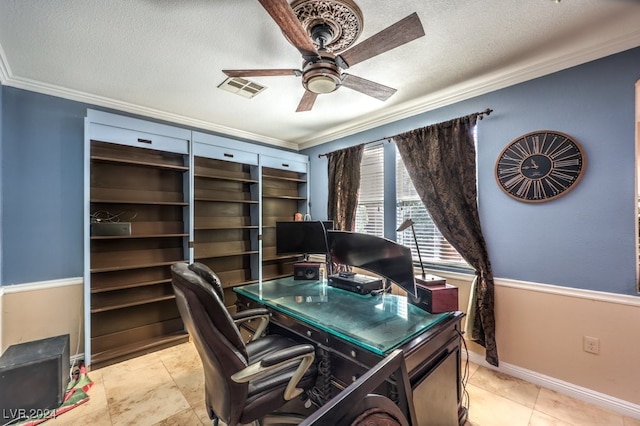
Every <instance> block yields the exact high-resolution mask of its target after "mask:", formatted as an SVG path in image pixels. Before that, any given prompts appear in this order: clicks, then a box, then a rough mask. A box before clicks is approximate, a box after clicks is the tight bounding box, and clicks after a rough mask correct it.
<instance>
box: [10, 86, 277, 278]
mask: <svg viewBox="0 0 640 426" xmlns="http://www.w3.org/2000/svg"><path fill="white" fill-rule="evenodd" d="M1 89H2V91H1V92H0V93H1V94H2V97H1V98H0V104H1V105H0V107H1V109H0V111H2V114H1V116H0V120H2V122H3V123H4V126H3V127H1V128H0V154H2V157H1V160H0V171H1V179H0V194H2V198H1V200H2V203H1V209H0V223H1V227H0V238H1V242H0V256H1V259H0V265H3V266H4V268H2V269H1V270H0V284H1V285H11V284H20V283H28V282H35V281H46V280H54V279H60V278H70V277H80V276H82V275H83V261H84V257H83V216H82V215H83V185H84V181H83V179H84V177H83V167H84V166H83V161H84V159H83V150H84V118H85V116H86V115H87V109H88V108H92V109H97V110H102V111H107V112H111V113H116V114H118V115H122V116H128V117H133V118H141V119H144V120H146V121H151V122H156V123H162V124H169V125H172V123H167V122H166V121H162V120H156V119H151V118H145V117H141V116H137V115H134V114H129V113H125V112H120V111H113V110H110V109H107V108H102V107H95V106H93V105H88V104H84V103H80V102H74V101H69V100H65V99H61V98H57V97H53V96H47V95H42V94H39V93H34V92H29V91H25V90H20V89H16V88H12V87H6V86H2V87H1ZM173 125H174V126H175V124H173ZM178 127H182V128H185V129H187V130H199V129H195V128H191V127H189V126H178ZM200 131H202V130H200ZM222 139H228V140H229V143H237V142H238V139H229V138H226V137H223V138H222ZM251 144H252V145H253V146H255V147H256V151H257V152H263V153H267V154H271V155H273V153H272V152H271V151H272V150H273V147H272V146H269V148H268V149H267V148H263V146H266V145H264V144H259V143H256V142H251ZM281 150H282V149H281Z"/></svg>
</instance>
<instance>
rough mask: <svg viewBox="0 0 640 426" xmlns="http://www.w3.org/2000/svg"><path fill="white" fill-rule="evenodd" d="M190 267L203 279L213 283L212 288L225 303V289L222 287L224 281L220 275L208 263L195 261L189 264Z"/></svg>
mask: <svg viewBox="0 0 640 426" xmlns="http://www.w3.org/2000/svg"><path fill="white" fill-rule="evenodd" d="M189 269H190V270H192V271H193V272H195V273H196V274H197V275H199V276H200V278H202V279H203V280H205V281H206V282H207V283H208V284H210V285H211V289H212V290H213V291H215V292H216V294H217V295H218V297H219V298H220V300H222V303H224V290H223V289H222V281H220V278H219V277H218V275H217V274H216V273H215V272H213V271H212V270H211V268H209V267H208V266H207V265H205V264H204V263H200V262H193V263H192V264H191V265H189Z"/></svg>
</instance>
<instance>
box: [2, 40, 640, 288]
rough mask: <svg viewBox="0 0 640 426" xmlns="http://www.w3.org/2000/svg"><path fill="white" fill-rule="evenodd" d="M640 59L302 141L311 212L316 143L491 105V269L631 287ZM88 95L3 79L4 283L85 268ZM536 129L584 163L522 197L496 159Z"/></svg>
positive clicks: (486, 213)
mask: <svg viewBox="0 0 640 426" xmlns="http://www.w3.org/2000/svg"><path fill="white" fill-rule="evenodd" d="M638 64H640V48H637V49H634V50H630V51H627V52H624V53H621V54H618V55H614V56H611V57H608V58H605V59H602V60H598V61H594V62H591V63H589V64H585V65H582V66H579V67H575V68H572V69H569V70H565V71H562V72H559V73H555V74H552V75H549V76H546V77H543V78H539V79H536V80H532V81H529V82H526V83H523V84H519V85H516V86H512V87H509V88H506V89H503V90H499V91H496V92H492V93H489V94H486V95H483V96H479V97H477V98H474V99H470V100H467V101H464V102H460V103H457V104H454V105H451V106H448V107H445V108H441V109H438V110H435V111H431V112H429V113H425V114H421V115H418V116H415V117H411V118H408V119H404V120H401V121H398V122H395V123H391V124H388V125H385V126H382V127H379V128H376V129H372V130H369V131H367V132H363V133H360V134H358V135H354V136H351V137H348V138H344V139H341V140H338V141H335V142H331V143H328V144H325V145H321V146H317V147H314V148H311V149H308V150H306V151H305V152H303V153H305V154H308V155H310V157H311V161H312V163H311V176H310V180H311V213H312V216H313V217H314V218H318V219H319V218H323V217H326V203H327V198H326V188H327V177H326V159H325V158H322V159H318V158H317V154H319V153H325V152H328V151H333V150H335V149H338V148H341V147H345V146H350V145H354V144H356V143H360V142H368V141H371V140H374V139H378V138H380V137H383V136H391V135H394V134H398V133H400V132H403V131H406V130H410V129H414V128H417V127H422V126H426V125H429V124H432V123H437V122H441V121H446V120H449V119H451V118H453V117H457V116H462V115H466V114H469V113H471V112H475V111H481V110H484V109H485V108H487V107H490V108H492V109H494V112H493V114H491V116H490V117H488V118H486V119H485V120H483V121H481V122H480V125H479V129H478V133H479V147H478V180H479V181H478V185H479V190H478V191H479V199H480V215H481V220H482V226H483V231H484V233H485V237H486V239H487V243H488V245H489V252H490V256H491V260H492V263H493V267H494V273H495V276H496V277H499V278H510V279H516V280H524V281H532V282H539V283H545V284H555V285H561V286H568V287H576V288H585V289H593V290H601V291H609V292H614V293H622V294H637V293H636V272H635V271H636V258H635V246H636V242H637V238H636V237H635V235H634V233H635V226H634V222H635V220H636V219H635V209H634V203H635V198H636V196H635V187H634V179H635V160H634V159H635V143H634V84H635V82H636V81H637V80H638V79H639V78H640V67H638ZM88 107H92V106H89V105H86V104H83V103H79V102H74V101H69V100H64V99H60V98H55V97H51V96H46V95H41V94H37V93H32V92H28V91H24V90H20V89H15V88H11V87H2V90H1V91H0V108H1V111H2V114H1V117H0V123H1V127H0V156H1V157H0V158H1V162H0V167H1V177H0V183H1V185H2V187H1V188H0V193H1V195H2V206H1V208H2V211H1V213H0V215H1V216H0V220H1V221H2V222H1V223H2V226H1V229H0V237H1V239H2V241H1V245H0V250H1V253H2V260H1V265H2V270H1V274H2V276H1V281H0V282H1V283H2V284H3V285H9V284H16V283H25V282H34V281H42V280H51V279H58V278H69V277H79V276H82V272H83V265H82V263H83V253H82V238H83V236H82V219H83V218H82V210H83V209H82V207H83V204H82V203H83V201H82V188H83V175H82V170H83V164H82V162H83V156H82V150H83V138H84V136H83V132H84V121H83V119H84V117H85V115H86V109H87V108H88ZM97 109H102V108H97ZM123 115H127V114H123ZM151 121H155V120H151ZM539 129H551V130H557V131H561V132H564V133H568V134H569V135H572V136H573V137H574V138H575V139H577V140H578V142H580V143H581V144H582V145H583V147H584V149H585V151H586V155H587V161H588V163H587V170H586V174H585V176H584V178H583V179H582V181H581V182H580V183H579V184H578V186H577V187H576V188H575V189H574V190H572V191H571V192H570V193H568V194H567V195H565V196H563V197H561V198H559V199H557V200H554V201H551V202H548V203H540V204H524V203H520V202H518V201H515V200H512V199H511V198H509V197H507V196H506V195H505V194H503V193H502V192H501V191H500V189H499V188H498V187H497V185H496V183H495V178H494V175H493V166H494V164H495V159H496V158H497V156H498V154H499V153H500V151H501V150H502V148H504V146H505V145H506V144H507V143H509V142H510V141H511V140H512V139H514V138H516V137H517V136H519V135H521V134H523V133H527V132H530V131H533V130H539ZM388 151H390V150H388Z"/></svg>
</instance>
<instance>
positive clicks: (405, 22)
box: [222, 0, 424, 112]
mask: <svg viewBox="0 0 640 426" xmlns="http://www.w3.org/2000/svg"><path fill="white" fill-rule="evenodd" d="M259 1H260V4H261V5H262V7H264V9H265V10H266V11H267V13H269V15H271V18H272V19H273V20H274V21H275V22H276V24H277V25H278V26H279V27H280V29H281V30H282V32H283V33H284V35H285V37H286V38H287V40H288V41H289V42H290V43H291V44H293V46H294V47H295V48H296V49H298V51H299V52H300V53H301V54H302V60H303V61H302V69H301V70H299V69H247V70H223V71H222V72H224V73H225V74H226V75H227V76H229V77H264V76H296V77H302V85H303V87H304V88H305V92H304V95H303V96H302V100H301V101H300V103H299V105H298V108H297V109H296V112H300V111H309V110H311V108H313V104H314V103H315V100H316V98H317V96H318V95H319V94H324V93H331V92H333V91H335V90H337V89H338V88H339V87H341V86H344V87H348V88H349V89H352V90H356V91H358V92H361V93H364V94H365V95H369V96H372V97H374V98H376V99H379V100H381V101H386V100H387V99H388V98H389V97H390V96H391V95H393V94H394V93H395V92H396V89H394V88H391V87H388V86H385V85H382V84H379V83H375V82H373V81H370V80H366V79H364V78H361V77H357V76H355V75H352V74H348V73H345V72H343V71H342V70H346V69H348V68H349V67H351V66H353V65H355V64H357V63H360V62H362V61H365V60H367V59H370V58H372V57H374V56H377V55H380V54H382V53H384V52H386V51H388V50H391V49H394V48H396V47H398V46H401V45H403V44H405V43H408V42H410V41H412V40H415V39H417V38H419V37H422V36H424V29H423V27H422V23H421V22H420V19H419V18H418V15H417V14H416V13H413V14H411V15H409V16H407V17H406V18H404V19H402V20H400V21H398V22H396V23H395V24H393V25H391V26H389V27H387V28H385V29H384V30H382V31H380V32H378V33H377V34H374V35H373V36H371V37H369V38H368V39H366V40H364V41H363V42H361V43H358V44H357V45H355V46H354V47H351V48H349V49H347V50H346V51H344V52H342V53H340V54H338V55H336V54H334V53H332V52H330V51H329V50H328V49H327V48H326V47H327V45H328V44H329V42H330V41H331V40H332V39H333V38H334V36H335V32H336V27H335V25H332V23H327V22H323V20H322V19H314V20H312V22H311V23H310V25H309V27H307V28H305V27H304V26H303V24H302V23H301V22H300V20H299V19H298V16H297V15H296V13H295V11H294V10H293V8H292V6H291V5H290V4H289V3H288V2H287V0H259ZM298 3H299V2H298ZM351 4H352V5H353V6H355V4H353V3H352V2H351ZM356 7H357V6H356ZM358 11H359V10H358ZM338 31H339V29H338ZM314 42H315V44H314ZM316 46H318V47H316Z"/></svg>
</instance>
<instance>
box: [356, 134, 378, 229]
mask: <svg viewBox="0 0 640 426" xmlns="http://www.w3.org/2000/svg"><path fill="white" fill-rule="evenodd" d="M360 174H361V176H360V190H359V197H358V210H357V212H356V229H355V231H356V232H362V233H365V234H371V235H375V236H378V237H382V236H384V203H383V201H384V147H383V146H382V144H379V145H372V146H367V147H365V149H364V152H363V154H362V163H361V164H360Z"/></svg>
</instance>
